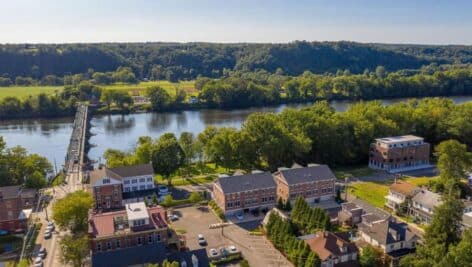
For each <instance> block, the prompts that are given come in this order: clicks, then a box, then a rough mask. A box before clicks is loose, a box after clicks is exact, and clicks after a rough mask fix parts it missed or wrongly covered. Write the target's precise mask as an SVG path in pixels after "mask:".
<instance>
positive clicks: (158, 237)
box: [156, 234, 161, 242]
mask: <svg viewBox="0 0 472 267" xmlns="http://www.w3.org/2000/svg"><path fill="white" fill-rule="evenodd" d="M156 241H157V242H160V241H161V235H160V234H157V235H156Z"/></svg>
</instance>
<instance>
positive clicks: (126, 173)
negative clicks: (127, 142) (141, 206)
mask: <svg viewBox="0 0 472 267" xmlns="http://www.w3.org/2000/svg"><path fill="white" fill-rule="evenodd" d="M88 176H89V181H90V187H91V191H92V194H93V197H94V199H95V209H100V210H113V209H119V208H121V207H122V206H123V199H124V198H126V197H124V195H125V194H128V195H130V194H133V193H139V192H144V191H146V190H151V191H152V190H153V189H155V185H154V170H153V168H152V165H151V164H141V165H134V166H123V167H117V168H107V167H105V166H101V167H99V168H98V169H96V170H94V171H91V172H90V173H89V174H88Z"/></svg>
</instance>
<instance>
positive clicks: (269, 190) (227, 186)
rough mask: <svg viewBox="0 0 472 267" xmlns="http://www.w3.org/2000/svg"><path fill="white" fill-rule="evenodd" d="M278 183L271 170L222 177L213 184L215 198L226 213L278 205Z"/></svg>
mask: <svg viewBox="0 0 472 267" xmlns="http://www.w3.org/2000/svg"><path fill="white" fill-rule="evenodd" d="M276 196H277V193H276V185H275V181H274V178H273V177H272V174H271V173H269V172H262V173H261V172H256V173H251V174H245V175H235V176H227V177H220V178H218V180H216V182H215V183H214V184H213V199H214V200H215V202H216V203H217V204H218V206H219V207H220V208H221V209H222V210H223V211H224V213H225V214H226V215H230V214H235V213H238V212H249V211H251V210H255V209H259V208H267V209H269V208H272V207H274V206H275V205H276V201H277V199H276Z"/></svg>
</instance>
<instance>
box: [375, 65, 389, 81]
mask: <svg viewBox="0 0 472 267" xmlns="http://www.w3.org/2000/svg"><path fill="white" fill-rule="evenodd" d="M386 75H387V71H386V70H385V67H384V66H377V68H376V69H375V76H377V78H379V79H384V78H385V76H386Z"/></svg>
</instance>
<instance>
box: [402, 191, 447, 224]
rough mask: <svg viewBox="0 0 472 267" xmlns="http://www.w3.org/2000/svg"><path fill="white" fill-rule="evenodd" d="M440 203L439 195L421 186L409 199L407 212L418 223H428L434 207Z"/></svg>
mask: <svg viewBox="0 0 472 267" xmlns="http://www.w3.org/2000/svg"><path fill="white" fill-rule="evenodd" d="M441 204H442V200H441V195H439V194H436V193H434V192H431V191H429V190H427V189H424V188H422V189H420V190H419V191H418V192H417V193H416V194H415V196H414V197H413V198H412V199H411V205H410V209H409V214H410V215H411V216H412V217H414V218H415V219H416V220H418V221H419V222H420V223H430V222H431V218H432V216H433V213H434V209H435V208H436V207H438V206H439V205H441Z"/></svg>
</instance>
